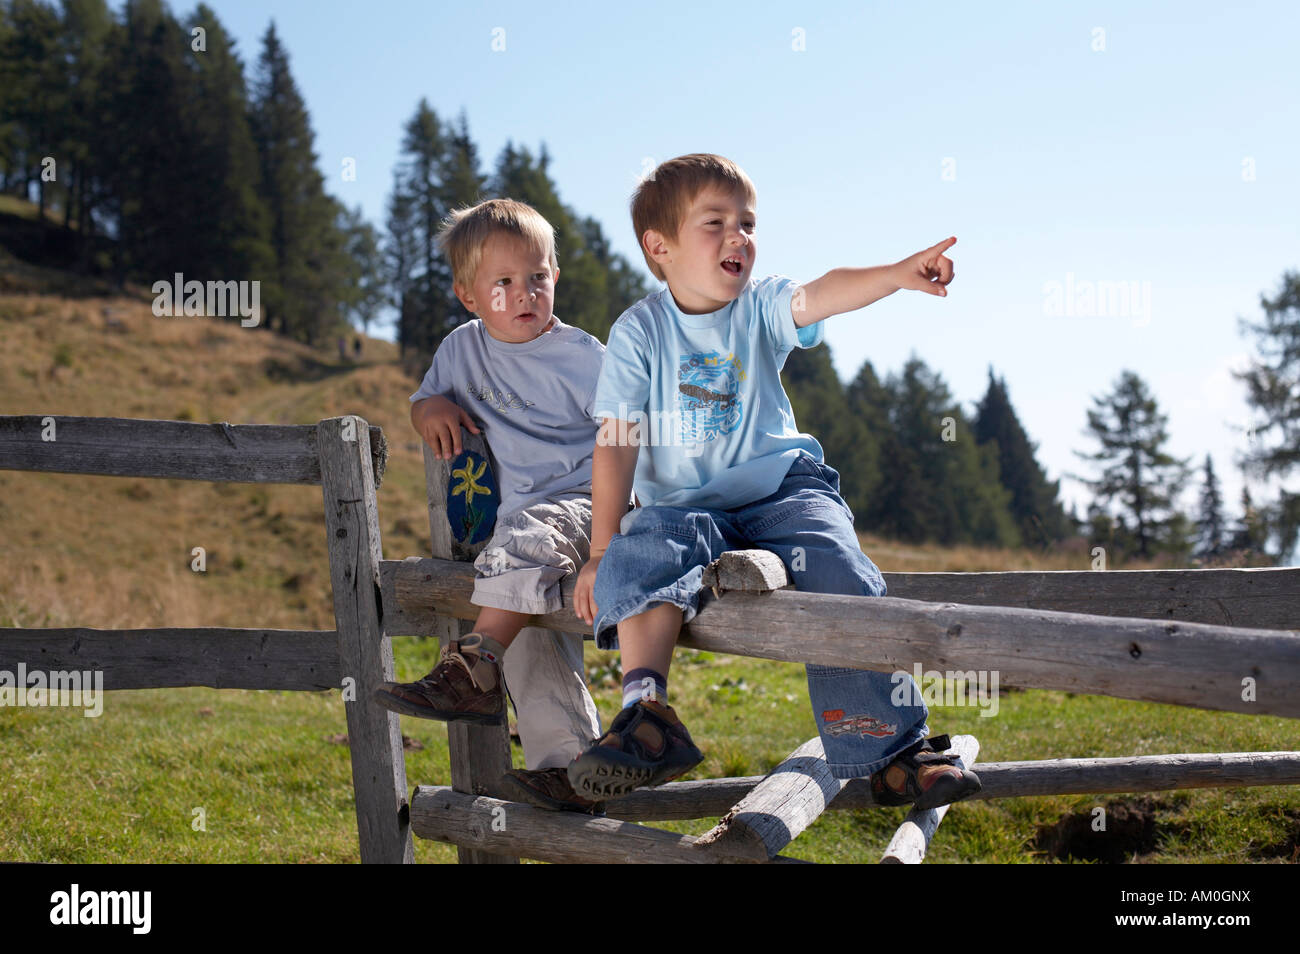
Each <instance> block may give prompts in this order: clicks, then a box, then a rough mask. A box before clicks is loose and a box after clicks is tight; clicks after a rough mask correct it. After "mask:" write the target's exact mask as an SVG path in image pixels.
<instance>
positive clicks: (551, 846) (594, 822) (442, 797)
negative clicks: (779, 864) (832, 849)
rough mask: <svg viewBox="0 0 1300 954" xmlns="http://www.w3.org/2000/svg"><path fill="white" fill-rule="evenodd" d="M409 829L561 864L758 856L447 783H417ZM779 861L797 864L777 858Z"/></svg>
mask: <svg viewBox="0 0 1300 954" xmlns="http://www.w3.org/2000/svg"><path fill="white" fill-rule="evenodd" d="M411 831H412V832H414V833H415V834H417V835H419V836H420V837H421V838H430V839H433V840H434V841H442V842H449V843H451V844H454V845H460V846H461V847H463V848H473V849H477V850H479V851H484V852H488V853H489V854H495V855H503V856H518V857H522V858H535V859H537V860H538V861H551V862H556V863H560V864H570V863H582V862H593V863H598V864H631V863H652V864H664V863H668V864H696V865H699V864H718V863H720V862H721V863H728V862H746V861H751V860H752V859H749V858H745V857H737V856H731V855H727V854H725V853H723V852H721V851H703V850H700V849H698V848H696V847H695V845H696V842H697V840H698V839H696V838H694V837H693V836H691V835H678V834H674V833H673V832H668V831H660V830H659V829H657V828H646V827H644V826H642V825H634V824H632V823H631V822H625V821H617V820H615V819H613V818H593V817H592V816H590V815H580V814H576V813H574V812H549V811H546V810H545V809H541V808H533V807H532V806H531V805H522V804H519V803H518V802H503V801H501V800H499V799H496V798H489V797H487V796H486V795H468V794H465V793H463V792H457V791H454V790H452V789H451V788H449V787H447V786H443V785H419V786H416V789H415V794H414V795H412V796H411ZM773 860H775V861H791V860H793V859H788V858H779V857H778V858H776V859H773Z"/></svg>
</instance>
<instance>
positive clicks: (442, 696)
mask: <svg viewBox="0 0 1300 954" xmlns="http://www.w3.org/2000/svg"><path fill="white" fill-rule="evenodd" d="M482 638H483V637H482V636H481V635H480V634H478V633H469V634H468V635H466V636H462V637H461V638H460V639H459V640H456V641H454V642H451V643H449V644H448V645H447V646H444V647H443V650H442V658H441V660H440V661H439V662H438V665H436V666H435V667H434V668H433V670H432V671H431V672H430V673H429V674H428V675H427V676H425V677H424V678H423V679H420V680H418V681H416V682H386V683H384V684H383V685H381V686H380V687H379V688H378V689H376V690H375V694H374V700H375V702H377V703H378V704H379V705H381V706H383V707H384V708H385V709H388V710H390V711H392V712H399V713H401V714H402V715H409V716H416V717H417V718H420V719H440V720H442V721H443V722H475V723H478V724H480V725H501V723H503V722H505V719H506V696H505V691H504V690H503V688H502V682H501V670H500V669H499V668H498V667H497V664H496V663H494V662H491V661H489V660H487V659H485V658H483V656H481V655H480V654H479V643H480V641H481V640H482Z"/></svg>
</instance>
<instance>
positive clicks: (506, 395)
mask: <svg viewBox="0 0 1300 954" xmlns="http://www.w3.org/2000/svg"><path fill="white" fill-rule="evenodd" d="M467 387H468V388H469V393H470V394H472V395H474V397H476V398H478V399H479V400H480V401H486V402H487V403H489V404H491V405H492V406H493V407H495V408H496V409H497V410H498V411H501V412H506V411H522V410H523V409H524V408H526V407H532V406H533V402H532V401H525V400H524V399H523V398H521V397H520V396H519V395H518V394H515V393H514V392H513V391H502V390H500V389H498V388H494V387H492V385H490V384H488V383H487V382H486V381H484V382H483V383H482V384H480V385H478V386H475V385H474V382H472V381H471V382H470V383H469V384H468V385H467Z"/></svg>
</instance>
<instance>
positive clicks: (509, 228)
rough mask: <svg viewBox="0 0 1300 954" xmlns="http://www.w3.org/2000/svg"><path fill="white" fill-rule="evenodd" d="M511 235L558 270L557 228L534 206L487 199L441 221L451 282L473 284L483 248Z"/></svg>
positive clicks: (441, 243)
mask: <svg viewBox="0 0 1300 954" xmlns="http://www.w3.org/2000/svg"><path fill="white" fill-rule="evenodd" d="M502 234H504V235H511V236H514V237H515V238H517V239H519V240H520V241H523V242H525V243H527V244H528V245H529V246H531V247H532V248H534V249H536V250H537V251H539V252H542V253H543V254H545V255H546V257H547V258H549V259H550V262H551V271H552V272H554V271H555V269H556V268H557V267H559V262H558V261H557V260H556V257H555V228H554V226H552V225H551V223H550V222H547V221H546V219H545V218H543V217H542V213H540V212H538V211H537V210H536V209H534V208H533V207H532V206H531V205H528V204H527V203H525V202H516V201H515V200H514V199H488V200H487V201H486V202H480V203H479V204H478V205H474V206H463V207H461V208H459V209H456V210H455V211H453V212H452V213H451V214H450V215H448V216H447V217H446V218H445V219H443V220H442V227H441V228H440V229H439V230H438V247H439V248H441V249H442V252H443V254H444V255H446V256H447V260H448V261H449V262H450V263H451V277H452V281H453V282H455V283H456V284H457V285H460V286H461V287H463V288H469V287H470V286H471V285H473V284H474V277H475V276H476V275H477V274H478V266H479V262H481V261H482V260H483V246H484V245H486V244H487V241H488V239H490V238H491V237H492V236H493V235H502Z"/></svg>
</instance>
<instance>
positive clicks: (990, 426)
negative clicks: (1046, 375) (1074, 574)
mask: <svg viewBox="0 0 1300 954" xmlns="http://www.w3.org/2000/svg"><path fill="white" fill-rule="evenodd" d="M973 428H974V431H975V440H976V441H977V442H978V443H979V444H980V445H981V446H983V445H985V444H988V443H989V442H994V446H995V448H996V454H997V460H998V472H999V474H1001V480H1002V484H1003V486H1005V487H1006V488H1007V489H1008V490H1010V491H1011V511H1012V513H1013V514H1014V515H1015V518H1016V524H1017V526H1018V527H1019V530H1020V534H1021V537H1022V538H1023V539H1024V541H1025V542H1026V543H1028V544H1031V545H1033V546H1036V547H1041V546H1044V545H1045V544H1047V543H1050V542H1053V541H1056V540H1060V539H1062V538H1063V537H1064V536H1065V535H1066V534H1067V533H1068V532H1069V531H1068V528H1067V525H1066V523H1067V521H1066V517H1065V513H1064V511H1063V510H1062V509H1061V504H1060V502H1059V500H1058V495H1059V493H1060V483H1061V482H1060V481H1059V480H1057V481H1054V482H1051V483H1049V482H1048V480H1047V476H1046V475H1045V474H1044V473H1043V469H1042V468H1041V467H1040V466H1039V465H1038V461H1037V460H1036V459H1035V457H1034V452H1035V451H1036V450H1037V445H1035V444H1033V443H1031V442H1030V440H1029V437H1028V435H1027V434H1026V433H1025V430H1024V428H1023V427H1022V426H1021V424H1020V420H1019V419H1018V418H1017V417H1016V412H1015V410H1014V409H1013V408H1012V406H1011V399H1010V397H1009V396H1008V394H1007V386H1006V381H1005V380H998V379H997V378H996V377H994V375H993V368H992V367H990V368H989V383H988V389H987V390H986V391H985V393H984V397H983V399H982V400H981V401H980V403H979V405H978V409H977V412H976V415H975V421H974V424H973Z"/></svg>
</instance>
